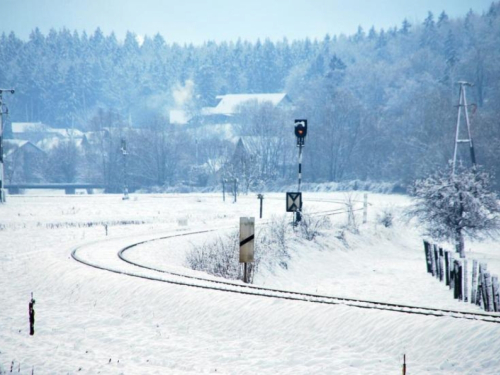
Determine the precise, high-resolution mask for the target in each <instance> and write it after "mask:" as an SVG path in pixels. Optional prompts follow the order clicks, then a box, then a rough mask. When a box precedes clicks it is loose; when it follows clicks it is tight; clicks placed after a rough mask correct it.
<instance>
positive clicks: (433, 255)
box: [430, 245, 437, 276]
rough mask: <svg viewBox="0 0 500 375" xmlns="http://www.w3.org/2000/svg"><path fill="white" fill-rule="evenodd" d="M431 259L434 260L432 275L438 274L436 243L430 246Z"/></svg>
mask: <svg viewBox="0 0 500 375" xmlns="http://www.w3.org/2000/svg"><path fill="white" fill-rule="evenodd" d="M430 252H431V260H432V276H436V274H437V262H436V245H432V246H431V247H430Z"/></svg>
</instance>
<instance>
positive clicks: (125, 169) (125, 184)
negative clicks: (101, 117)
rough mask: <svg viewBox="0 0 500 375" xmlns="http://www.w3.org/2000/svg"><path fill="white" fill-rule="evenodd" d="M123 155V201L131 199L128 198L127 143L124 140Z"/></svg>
mask: <svg viewBox="0 0 500 375" xmlns="http://www.w3.org/2000/svg"><path fill="white" fill-rule="evenodd" d="M121 151H122V155H123V198H122V200H127V199H129V196H128V187H127V155H128V153H127V141H125V139H123V138H122V147H121Z"/></svg>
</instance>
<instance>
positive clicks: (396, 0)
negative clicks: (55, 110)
mask: <svg viewBox="0 0 500 375" xmlns="http://www.w3.org/2000/svg"><path fill="white" fill-rule="evenodd" d="M491 1H492V0H371V1H370V0H245V1H241V0H0V32H6V33H9V32H10V31H14V32H15V33H16V35H17V36H18V37H20V38H22V39H27V38H28V36H29V33H30V31H31V30H33V29H34V28H35V27H39V28H40V30H41V31H42V32H43V33H47V31H48V30H49V29H50V28H55V29H60V28H62V27H67V28H69V29H70V30H75V29H76V30H78V31H82V30H86V31H87V33H88V34H91V33H92V32H93V31H94V30H95V29H96V28H97V27H100V28H101V29H102V30H103V32H104V33H105V34H106V35H107V34H109V33H110V32H111V31H114V32H115V33H116V35H117V37H118V38H119V39H123V37H124V35H125V33H126V31H127V30H130V31H133V32H135V33H136V34H138V35H139V36H142V35H150V36H153V35H155V34H156V33H158V32H159V33H160V34H161V35H163V37H164V38H165V39H166V40H167V42H170V43H171V42H177V43H194V44H200V43H202V42H203V41H206V40H215V41H217V42H220V41H223V40H227V41H229V40H236V39H238V37H241V38H242V39H244V40H245V39H246V40H250V41H255V40H256V39H257V38H261V39H265V38H271V39H272V40H277V39H281V38H283V37H284V36H286V37H287V38H288V39H289V40H293V39H303V38H305V37H310V38H312V39H314V38H319V39H321V38H323V37H324V36H325V35H326V34H327V33H329V34H330V35H335V34H340V33H344V34H352V33H354V32H355V31H356V29H357V27H358V25H361V26H362V27H363V28H364V29H365V30H368V29H369V28H370V27H371V26H372V25H374V26H375V28H376V29H377V30H378V29H380V28H388V27H392V26H399V25H401V21H402V20H403V19H404V18H407V19H408V20H410V22H411V23H415V22H421V21H422V20H423V19H424V18H425V17H426V16H427V11H429V10H430V11H432V12H433V13H434V15H435V16H437V15H439V13H441V11H443V10H445V11H446V13H448V15H450V16H463V15H465V14H466V13H467V11H468V10H469V9H471V8H472V9H473V10H474V11H475V12H477V13H482V12H483V11H485V10H487V9H488V7H489V5H490V4H491Z"/></svg>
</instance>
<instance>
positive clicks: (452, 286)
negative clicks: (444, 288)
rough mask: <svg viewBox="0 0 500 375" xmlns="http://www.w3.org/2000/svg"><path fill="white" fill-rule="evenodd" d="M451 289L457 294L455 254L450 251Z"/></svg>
mask: <svg viewBox="0 0 500 375" xmlns="http://www.w3.org/2000/svg"><path fill="white" fill-rule="evenodd" d="M449 254H450V289H451V290H453V293H455V281H456V275H455V261H454V260H453V253H452V252H451V251H450V252H449Z"/></svg>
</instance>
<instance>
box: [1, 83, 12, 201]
mask: <svg viewBox="0 0 500 375" xmlns="http://www.w3.org/2000/svg"><path fill="white" fill-rule="evenodd" d="M4 92H5V93H11V94H14V92H15V90H14V89H0V203H3V202H5V188H4V186H5V183H4V181H5V172H4V163H3V115H4V114H5V115H6V114H8V113H9V110H8V108H7V106H5V105H4V104H3V93H4Z"/></svg>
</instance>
